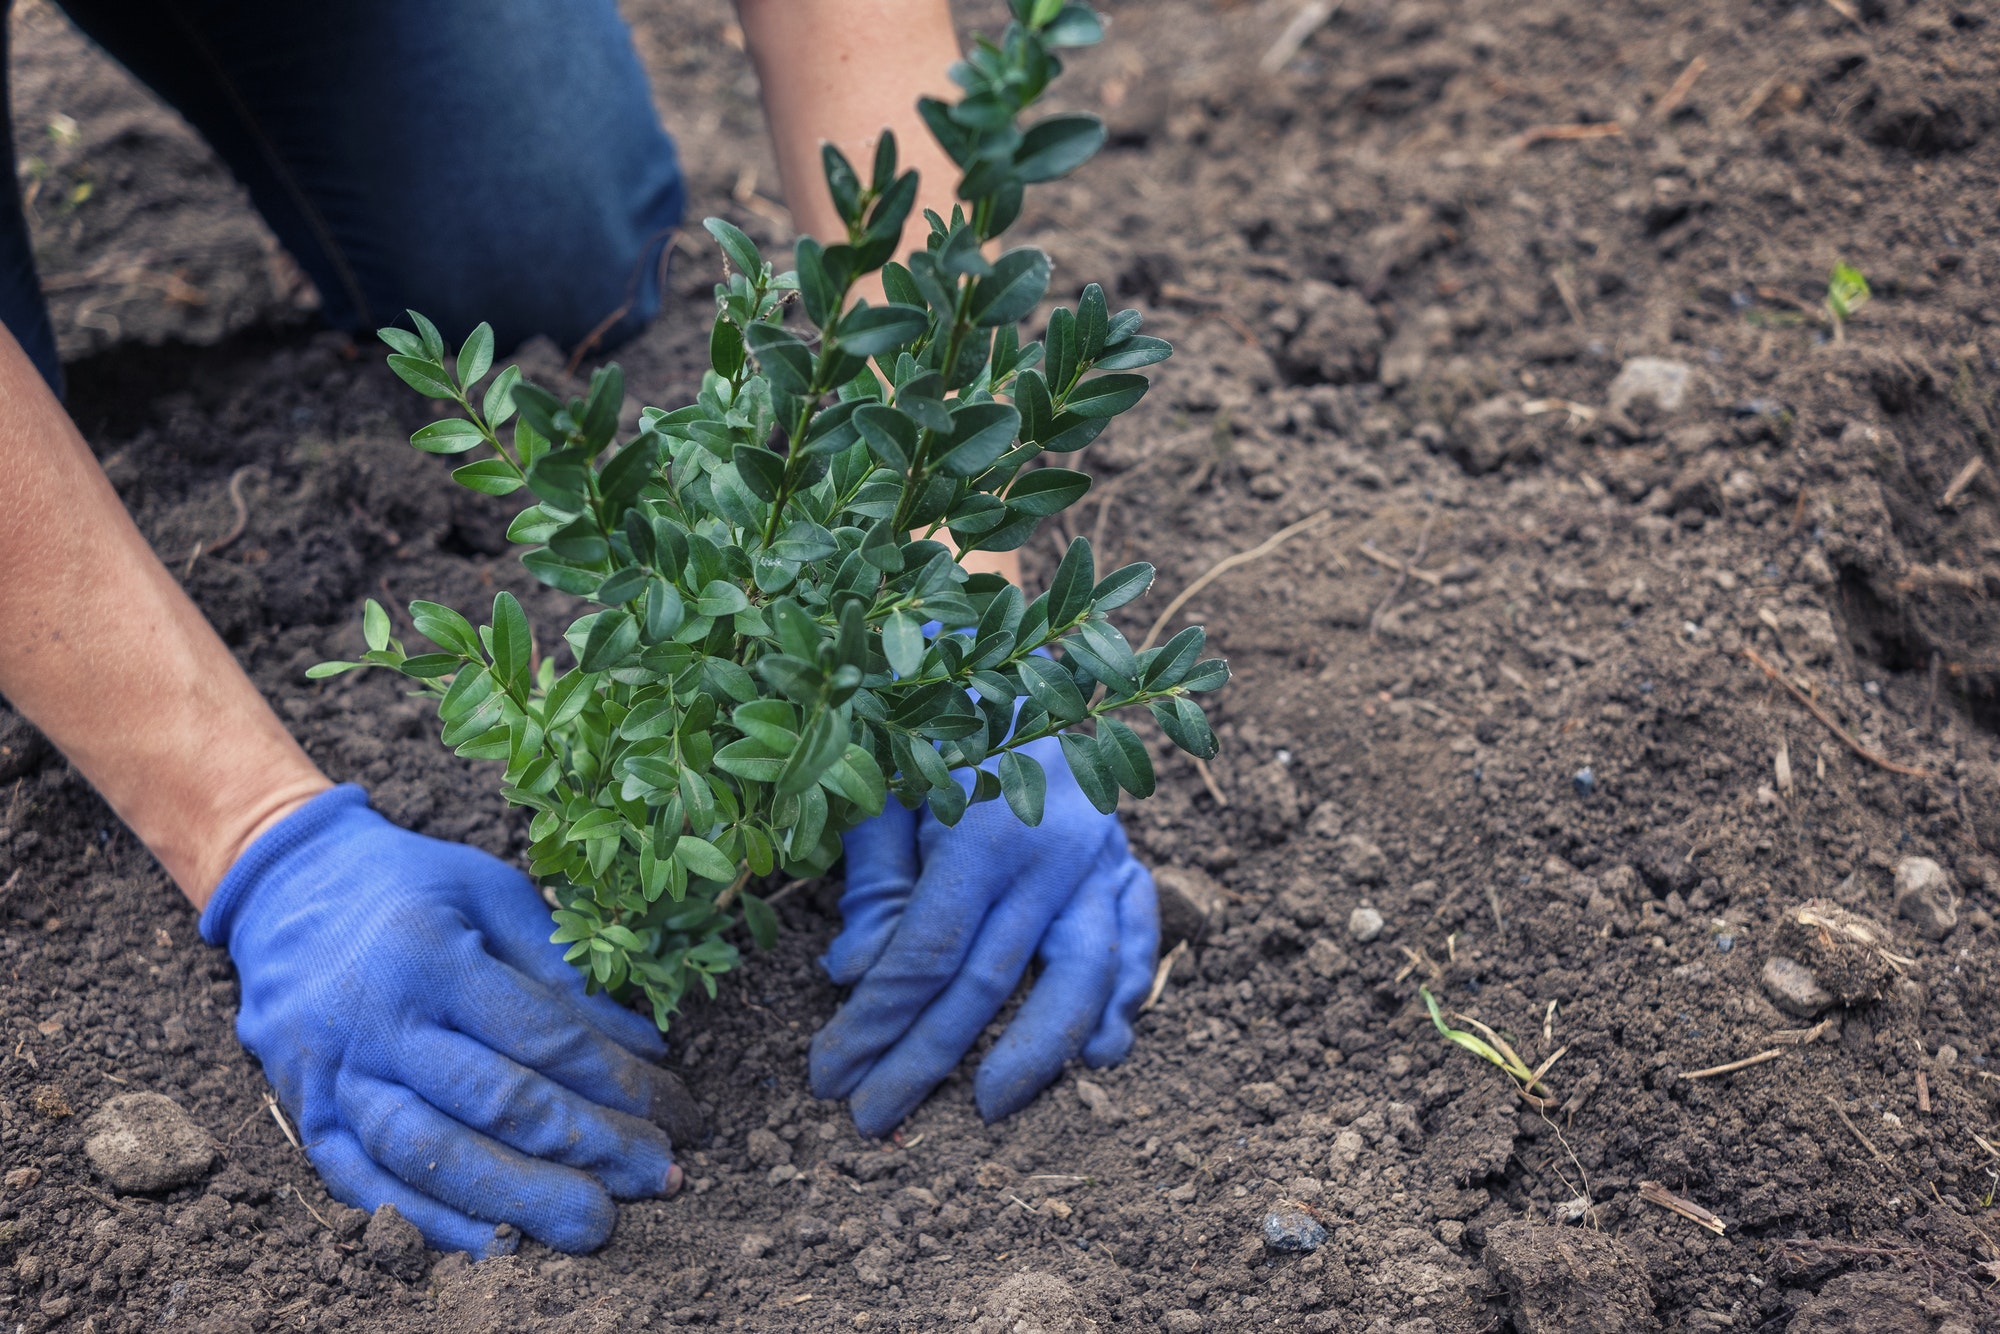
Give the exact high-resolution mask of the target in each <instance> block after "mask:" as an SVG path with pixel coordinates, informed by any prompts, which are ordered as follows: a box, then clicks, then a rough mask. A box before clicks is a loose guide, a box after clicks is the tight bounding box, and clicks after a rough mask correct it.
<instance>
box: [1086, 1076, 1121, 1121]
mask: <svg viewBox="0 0 2000 1334" xmlns="http://www.w3.org/2000/svg"><path fill="white" fill-rule="evenodd" d="M1076 1096H1077V1099H1078V1100H1079V1101H1081V1102H1082V1103H1083V1105H1084V1106H1085V1107H1088V1108H1089V1109H1090V1114H1091V1115H1092V1116H1093V1117H1095V1118H1097V1119H1098V1120H1099V1121H1102V1122H1104V1123H1105V1124H1106V1125H1114V1126H1115V1125H1118V1124H1119V1123H1121V1122H1122V1121H1124V1119H1125V1113H1123V1112H1121V1111H1119V1110H1118V1104H1117V1103H1115V1102H1113V1101H1112V1100H1111V1095H1110V1094H1109V1093H1106V1092H1105V1091H1104V1086H1103V1085H1101V1084H1095V1083H1092V1082H1091V1081H1090V1080H1088V1079H1079V1080H1077V1081H1076Z"/></svg>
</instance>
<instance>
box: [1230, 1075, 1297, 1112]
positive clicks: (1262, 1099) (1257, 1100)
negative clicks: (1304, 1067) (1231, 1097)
mask: <svg viewBox="0 0 2000 1334" xmlns="http://www.w3.org/2000/svg"><path fill="white" fill-rule="evenodd" d="M1236 1100H1237V1101H1238V1102H1240V1103H1242V1104H1243V1105H1244V1106H1245V1107H1248V1108H1249V1109H1250V1110H1251V1111H1253V1112H1262V1113H1263V1114H1264V1115H1266V1116H1276V1115H1278V1113H1280V1112H1282V1111H1284V1110H1285V1109H1286V1108H1287V1107H1289V1106H1291V1100H1292V1099H1291V1095H1290V1094H1289V1093H1286V1092H1285V1089H1284V1086H1283V1085H1282V1084H1269V1083H1265V1084H1245V1085H1244V1086H1243V1087H1242V1088H1240V1089H1238V1090H1236Z"/></svg>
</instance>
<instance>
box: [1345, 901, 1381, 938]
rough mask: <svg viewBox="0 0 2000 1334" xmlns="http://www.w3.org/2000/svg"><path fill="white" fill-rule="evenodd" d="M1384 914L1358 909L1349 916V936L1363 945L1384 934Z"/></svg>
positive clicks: (1370, 909)
mask: <svg viewBox="0 0 2000 1334" xmlns="http://www.w3.org/2000/svg"><path fill="white" fill-rule="evenodd" d="M1382 926H1383V922H1382V914H1381V913H1379V912H1377V911H1375V909H1373V908H1356V909H1355V910H1354V911H1353V912H1351V913H1349V914H1347V934H1348V935H1350V936H1352V937H1354V939H1355V940H1356V941H1357V942H1358V943H1360V944H1363V945H1366V944H1367V943H1368V942H1369V941H1371V940H1374V939H1375V938H1376V937H1377V936H1379V935H1381V934H1382Z"/></svg>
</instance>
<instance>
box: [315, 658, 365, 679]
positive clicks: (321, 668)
mask: <svg viewBox="0 0 2000 1334" xmlns="http://www.w3.org/2000/svg"><path fill="white" fill-rule="evenodd" d="M371 665H372V664H370V663H365V662H316V663H314V664H313V665H312V666H310V667H308V668H306V680H308V681H324V680H326V678H327V677H329V676H339V675H340V674H341V673H342V672H351V671H355V670H357V669H359V668H362V667H368V666H371Z"/></svg>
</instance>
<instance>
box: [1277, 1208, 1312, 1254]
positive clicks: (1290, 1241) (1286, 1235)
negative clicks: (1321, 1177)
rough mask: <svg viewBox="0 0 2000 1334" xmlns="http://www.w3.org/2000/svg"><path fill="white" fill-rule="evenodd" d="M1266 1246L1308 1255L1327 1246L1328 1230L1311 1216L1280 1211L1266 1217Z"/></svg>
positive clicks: (1293, 1210) (1288, 1252)
mask: <svg viewBox="0 0 2000 1334" xmlns="http://www.w3.org/2000/svg"><path fill="white" fill-rule="evenodd" d="M1264 1244H1265V1245H1266V1246H1268V1247H1270V1248H1271V1249H1272V1250H1274V1251H1283V1252H1285V1253H1287V1254H1292V1255H1308V1254H1311V1253H1312V1252H1313V1251H1316V1250H1318V1249H1319V1248H1320V1247H1321V1246H1323V1245H1325V1244H1326V1229H1325V1228H1324V1227H1321V1226H1320V1223H1319V1220H1318V1219H1316V1218H1314V1217H1313V1216H1312V1215H1311V1214H1308V1213H1301V1212H1300V1211H1299V1210H1297V1209H1279V1210H1277V1211H1275V1212H1273V1213H1269V1214H1266V1215H1264Z"/></svg>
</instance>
